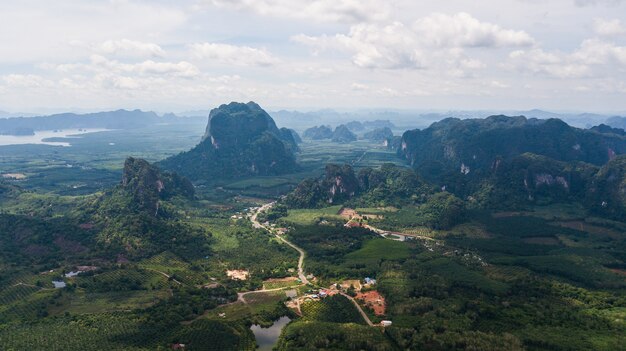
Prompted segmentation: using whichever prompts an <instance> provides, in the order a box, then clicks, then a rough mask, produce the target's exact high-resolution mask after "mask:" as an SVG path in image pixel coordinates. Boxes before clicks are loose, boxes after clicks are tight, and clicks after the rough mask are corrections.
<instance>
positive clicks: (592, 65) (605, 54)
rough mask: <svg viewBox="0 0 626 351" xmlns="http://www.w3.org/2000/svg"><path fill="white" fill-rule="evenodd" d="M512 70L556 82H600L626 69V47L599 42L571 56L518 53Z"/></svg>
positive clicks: (537, 51)
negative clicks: (556, 79) (567, 80)
mask: <svg viewBox="0 0 626 351" xmlns="http://www.w3.org/2000/svg"><path fill="white" fill-rule="evenodd" d="M509 58H510V60H511V61H510V62H511V63H512V66H513V67H515V68H517V69H518V70H520V71H529V72H532V73H538V74H544V75H548V76H551V77H555V78H591V77H594V78H597V77H599V76H602V75H609V76H613V75H614V74H615V68H617V67H620V66H621V67H626V47H623V46H616V45H614V44H612V43H608V42H605V41H602V40H598V39H587V40H584V41H583V42H582V43H581V45H580V47H579V48H578V49H577V50H575V51H574V52H571V53H563V52H547V51H544V50H543V49H532V50H529V51H524V50H518V51H514V52H512V53H511V54H510V55H509Z"/></svg>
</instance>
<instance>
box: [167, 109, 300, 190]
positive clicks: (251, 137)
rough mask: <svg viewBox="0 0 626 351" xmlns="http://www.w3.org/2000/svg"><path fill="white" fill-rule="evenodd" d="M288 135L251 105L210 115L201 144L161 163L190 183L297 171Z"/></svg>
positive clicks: (290, 135)
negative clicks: (187, 179) (186, 178)
mask: <svg viewBox="0 0 626 351" xmlns="http://www.w3.org/2000/svg"><path fill="white" fill-rule="evenodd" d="M296 149H297V145H296V142H295V139H294V138H293V135H292V134H291V133H282V132H281V131H280V130H279V129H278V128H277V127H276V124H275V123H274V120H273V119H272V117H270V115H268V114H267V112H265V111H264V110H263V109H261V107H260V106H259V105H257V104H255V103H254V102H249V103H247V104H242V103H235V102H233V103H231V104H229V105H222V106H220V107H219V108H216V109H214V110H212V111H211V114H210V115H209V124H208V125H207V129H206V133H205V135H204V137H203V140H202V141H201V142H200V144H198V145H197V146H196V147H194V148H193V149H191V150H190V151H188V152H184V153H181V154H179V155H177V156H174V157H171V158H169V159H166V160H164V161H162V162H161V163H160V165H161V166H163V167H164V168H166V169H171V170H175V171H177V172H180V173H181V174H183V175H185V176H187V177H189V178H191V179H193V180H204V181H210V182H211V181H214V180H215V179H233V178H238V177H244V176H250V175H261V176H263V175H279V174H284V173H289V172H293V171H295V170H296V169H297V167H296V162H295V156H294V154H293V151H294V150H296Z"/></svg>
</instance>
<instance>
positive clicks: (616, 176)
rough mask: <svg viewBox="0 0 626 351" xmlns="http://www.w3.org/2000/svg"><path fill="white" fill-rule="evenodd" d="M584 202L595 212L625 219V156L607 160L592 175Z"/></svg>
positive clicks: (621, 219)
mask: <svg viewBox="0 0 626 351" xmlns="http://www.w3.org/2000/svg"><path fill="white" fill-rule="evenodd" d="M585 203H586V204H587V205H588V206H589V208H590V209H591V211H592V212H593V213H595V214H598V215H603V216H607V217H609V218H613V219H616V220H620V221H624V220H626V156H618V157H616V158H615V159H613V160H611V161H609V162H608V163H607V164H606V165H604V166H603V167H602V168H601V169H600V171H599V172H597V173H596V174H595V175H594V177H593V178H592V179H591V183H590V185H589V186H588V189H587V198H586V201H585Z"/></svg>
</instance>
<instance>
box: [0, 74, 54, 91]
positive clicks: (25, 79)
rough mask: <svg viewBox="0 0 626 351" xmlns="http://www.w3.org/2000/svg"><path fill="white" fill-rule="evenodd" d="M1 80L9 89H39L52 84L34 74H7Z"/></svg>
mask: <svg viewBox="0 0 626 351" xmlns="http://www.w3.org/2000/svg"><path fill="white" fill-rule="evenodd" d="M2 79H3V80H4V82H5V83H6V85H7V86H9V87H13V88H15V87H19V88H40V87H48V86H51V85H53V82H52V81H50V80H48V79H45V78H43V77H41V76H39V75H36V74H8V75H6V76H3V77H2Z"/></svg>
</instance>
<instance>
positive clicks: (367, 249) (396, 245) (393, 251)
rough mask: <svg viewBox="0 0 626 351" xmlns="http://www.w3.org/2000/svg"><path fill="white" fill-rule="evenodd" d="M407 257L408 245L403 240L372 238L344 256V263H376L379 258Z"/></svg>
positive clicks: (400, 258)
mask: <svg viewBox="0 0 626 351" xmlns="http://www.w3.org/2000/svg"><path fill="white" fill-rule="evenodd" d="M408 257H409V246H408V245H407V244H405V243H403V242H398V241H393V240H387V239H378V238H377V239H372V240H368V241H366V242H365V244H364V245H363V247H362V248H360V249H359V250H357V251H354V252H351V253H349V254H347V255H346V256H345V260H346V263H345V264H346V265H354V264H365V265H368V266H370V265H376V264H378V263H379V262H380V261H381V260H402V259H406V258H408Z"/></svg>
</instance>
